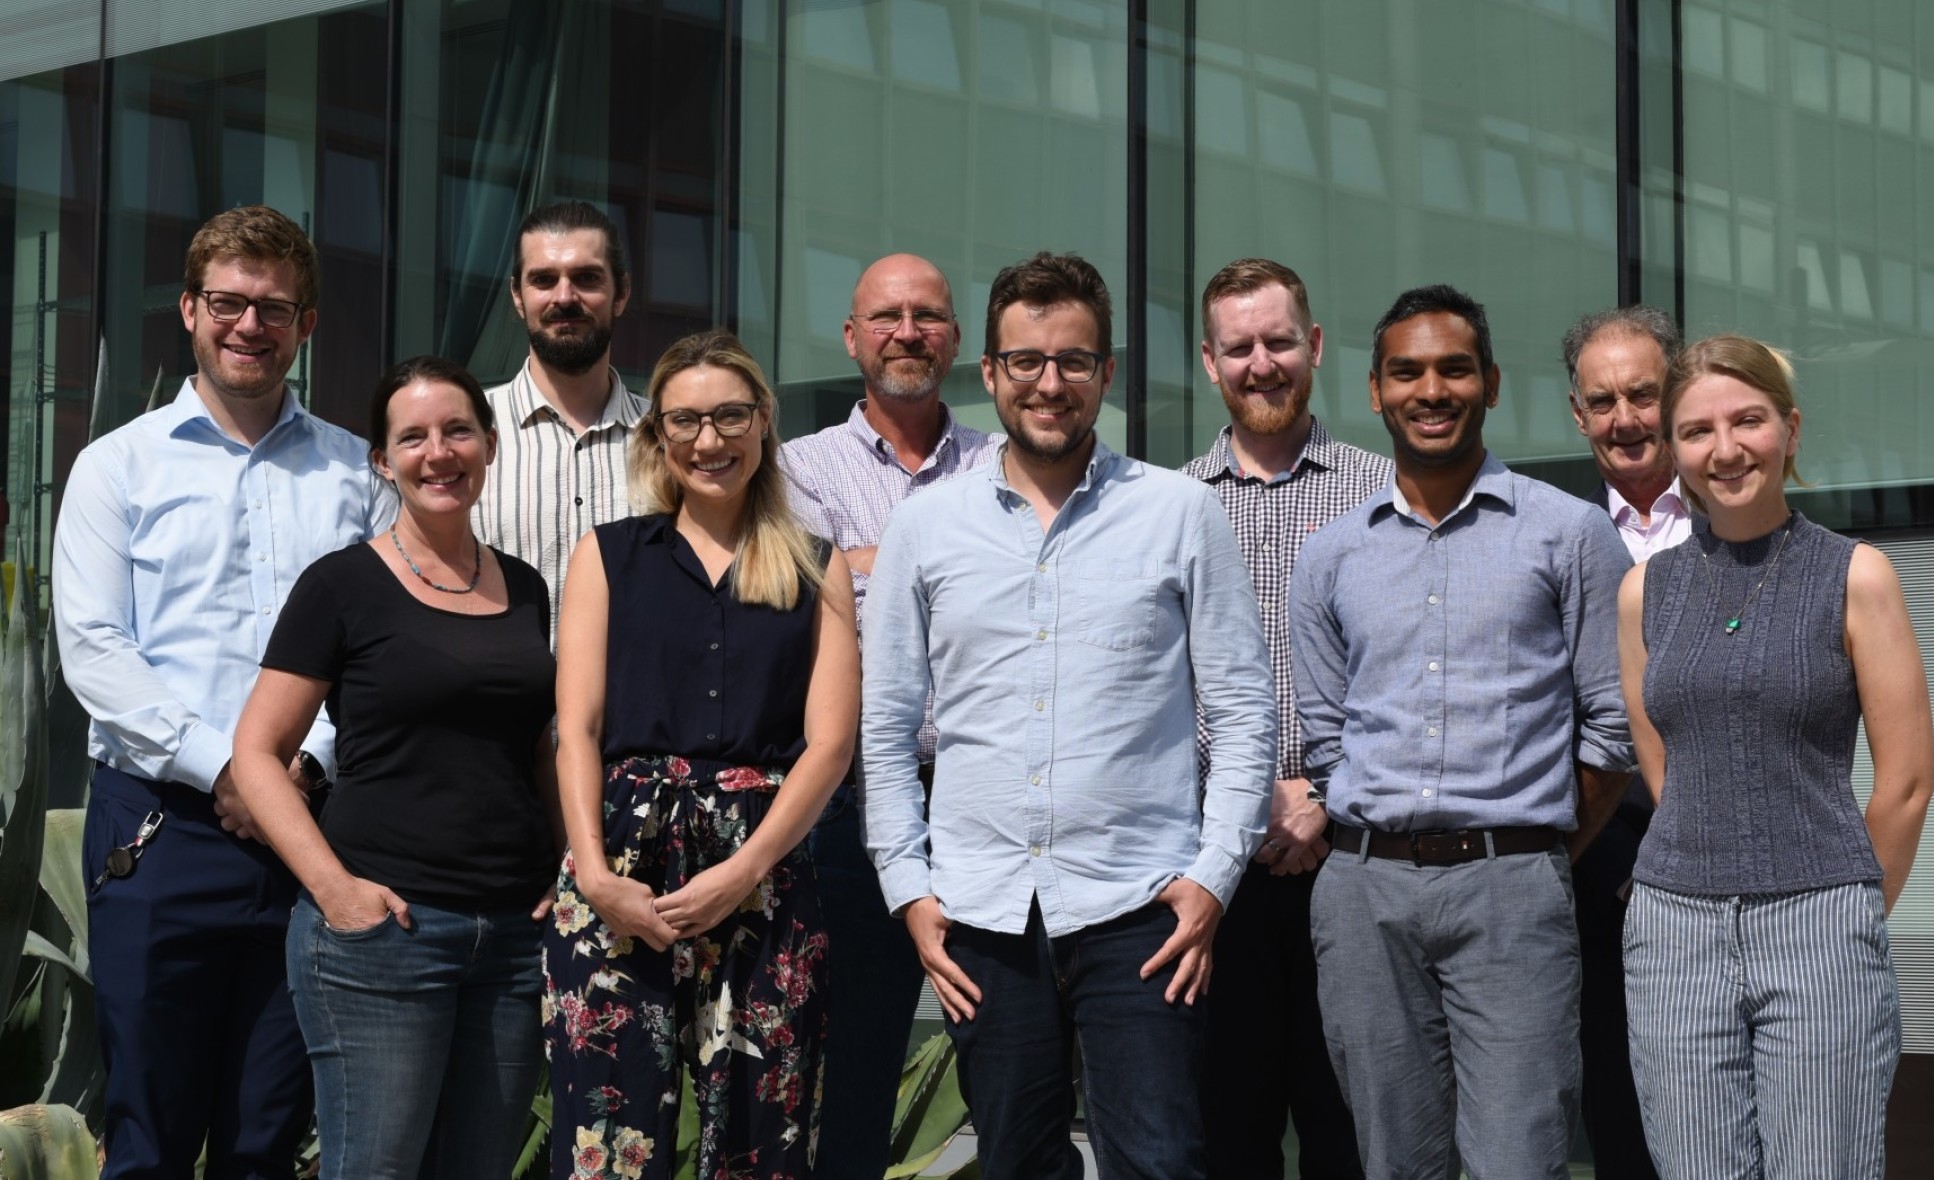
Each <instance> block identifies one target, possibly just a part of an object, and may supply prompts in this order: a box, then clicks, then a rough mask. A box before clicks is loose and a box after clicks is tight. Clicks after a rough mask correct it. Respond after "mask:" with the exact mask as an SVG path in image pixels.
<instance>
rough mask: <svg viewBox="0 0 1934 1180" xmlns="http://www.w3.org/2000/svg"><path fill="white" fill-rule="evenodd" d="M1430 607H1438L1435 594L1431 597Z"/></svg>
mask: <svg viewBox="0 0 1934 1180" xmlns="http://www.w3.org/2000/svg"><path fill="white" fill-rule="evenodd" d="M1430 605H1432V606H1436V605H1437V596H1436V595H1435V594H1433V595H1431V596H1430Z"/></svg>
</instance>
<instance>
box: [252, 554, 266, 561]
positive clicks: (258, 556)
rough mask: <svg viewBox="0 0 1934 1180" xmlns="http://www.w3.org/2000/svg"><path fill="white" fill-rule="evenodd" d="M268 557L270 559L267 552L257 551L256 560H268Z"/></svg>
mask: <svg viewBox="0 0 1934 1180" xmlns="http://www.w3.org/2000/svg"><path fill="white" fill-rule="evenodd" d="M268 559H269V555H268V554H266V553H257V554H256V555H255V560H257V561H267V560H268Z"/></svg>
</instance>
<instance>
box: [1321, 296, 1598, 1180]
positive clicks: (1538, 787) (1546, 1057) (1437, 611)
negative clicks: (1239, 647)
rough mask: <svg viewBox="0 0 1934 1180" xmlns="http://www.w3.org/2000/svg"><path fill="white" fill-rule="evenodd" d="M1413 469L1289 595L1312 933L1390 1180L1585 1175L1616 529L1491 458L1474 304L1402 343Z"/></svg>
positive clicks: (1344, 525)
mask: <svg viewBox="0 0 1934 1180" xmlns="http://www.w3.org/2000/svg"><path fill="white" fill-rule="evenodd" d="M1371 365H1372V368H1371V372H1370V407H1371V409H1372V410H1374V411H1376V412H1377V413H1378V414H1380V415H1381V416H1382V417H1383V421H1384V426H1385V428H1386V429H1387V430H1388V431H1389V433H1390V438H1391V442H1392V444H1393V447H1392V449H1393V458H1394V459H1395V461H1396V478H1395V480H1394V481H1393V483H1392V484H1391V485H1390V486H1389V487H1388V488H1386V489H1384V490H1383V491H1381V492H1379V493H1377V494H1376V495H1373V496H1371V497H1370V498H1369V499H1368V500H1366V501H1365V502H1364V503H1363V504H1362V505H1361V506H1360V507H1358V508H1357V509H1355V510H1353V511H1352V512H1350V513H1348V514H1347V515H1344V516H1341V517H1338V518H1337V519H1336V520H1334V521H1332V522H1331V523H1330V524H1329V525H1327V526H1325V527H1324V528H1322V529H1320V530H1318V531H1317V533H1316V534H1315V535H1313V536H1311V537H1310V539H1309V540H1308V541H1307V542H1305V544H1304V546H1303V552H1302V556H1301V559H1300V560H1299V561H1298V563H1297V565H1296V570H1295V573H1294V574H1293V575H1292V577H1291V580H1290V592H1289V615H1290V644H1291V657H1292V664H1293V667H1294V671H1295V677H1296V689H1297V708H1298V712H1299V713H1300V714H1301V717H1302V722H1303V735H1304V742H1305V748H1304V755H1303V765H1304V771H1305V773H1306V774H1307V775H1308V777H1309V778H1310V780H1311V782H1312V783H1313V784H1314V785H1315V787H1316V788H1317V789H1318V790H1319V791H1321V792H1322V793H1324V794H1325V796H1326V804H1327V810H1328V812H1329V814H1330V817H1331V818H1332V819H1333V820H1334V821H1335V822H1336V836H1335V841H1334V851H1333V852H1332V853H1331V854H1330V858H1329V861H1328V862H1327V864H1326V865H1325V867H1324V870H1323V873H1322V875H1321V876H1320V877H1318V878H1317V881H1316V888H1315V893H1314V895H1313V897H1312V899H1311V915H1310V927H1311V937H1312V941H1313V942H1314V944H1315V947H1316V962H1317V981H1318V982H1317V987H1318V994H1319V996H1320V999H1321V1003H1322V1009H1323V1027H1324V1031H1325V1034H1326V1035H1327V1037H1328V1039H1329V1043H1330V1056H1331V1060H1332V1061H1333V1063H1334V1064H1335V1066H1336V1072H1337V1076H1338V1079H1339V1080H1340V1081H1341V1082H1342V1083H1343V1087H1344V1092H1345V1094H1346V1095H1347V1096H1348V1098H1349V1102H1350V1108H1351V1113H1352V1114H1353V1115H1354V1116H1355V1118H1356V1125H1357V1143H1358V1146H1359V1148H1360V1149H1361V1151H1362V1154H1363V1165H1364V1172H1365V1174H1366V1175H1370V1176H1377V1177H1388V1178H1393V1180H1442V1177H1444V1176H1446V1175H1456V1174H1457V1161H1458V1159H1459V1157H1460V1156H1461V1158H1462V1162H1463V1165H1464V1167H1465V1168H1466V1169H1467V1170H1468V1171H1469V1172H1470V1174H1471V1175H1473V1176H1483V1177H1485V1178H1486V1180H1530V1178H1532V1177H1538V1178H1553V1180H1557V1178H1562V1177H1563V1176H1565V1175H1566V1174H1567V1166H1566V1160H1567V1158H1568V1157H1569V1155H1570V1147H1571V1132H1572V1126H1573V1122H1574V1120H1575V1118H1576V1115H1577V1111H1578V1078H1579V1057H1578V991H1579V952H1578V934H1577V927H1576V924H1575V922H1574V919H1573V915H1572V900H1571V875H1570V866H1569V858H1568V856H1567V853H1568V852H1570V853H1572V854H1573V855H1575V854H1576V852H1578V851H1580V850H1582V849H1583V848H1584V846H1585V845H1586V844H1587V843H1589V842H1590V840H1591V838H1592V836H1593V835H1594V834H1596V832H1597V830H1598V828H1599V827H1600V826H1601V825H1602V824H1603V823H1604V822H1605V819H1606V817H1607V816H1608V815H1609V814H1610V812H1611V810H1612V809H1613V808H1614V807H1615V806H1616V805H1617V803H1618V799H1619V796H1620V794H1621V793H1622V791H1623V789H1624V786H1625V781H1626V778H1627V774H1628V772H1629V771H1630V769H1631V766H1632V760H1633V755H1632V742H1631V733H1630V730H1629V727H1628V726H1627V724H1626V718H1625V710H1624V703H1623V701H1622V699H1621V696H1620V692H1619V679H1618V652H1617V637H1616V611H1615V610H1614V609H1613V604H1614V603H1615V602H1616V600H1617V596H1618V586H1619V581H1620V579H1621V578H1622V577H1623V575H1624V572H1625V570H1626V569H1628V568H1629V567H1630V565H1631V558H1630V557H1629V556H1628V555H1627V554H1626V552H1625V546H1624V544H1623V543H1622V542H1621V541H1620V540H1619V537H1618V531H1617V530H1616V529H1615V528H1614V527H1613V526H1612V523H1611V520H1610V519H1609V518H1608V517H1607V516H1606V515H1605V513H1604V512H1602V511H1600V510H1598V509H1597V508H1594V507H1593V506H1592V505H1590V504H1587V503H1586V502H1584V501H1583V500H1579V499H1576V498H1575V497H1572V496H1568V495H1566V494H1564V493H1563V492H1560V491H1558V490H1557V489H1555V488H1553V487H1551V486H1549V485H1547V484H1542V483H1539V482H1538V481H1536V480H1532V479H1528V478H1525V477H1523V476H1518V475H1513V474H1512V473H1511V472H1509V471H1506V470H1505V468H1504V465H1503V464H1501V463H1499V462H1498V460H1497V459H1496V458H1495V457H1494V456H1492V455H1491V454H1490V453H1489V452H1488V451H1486V450H1485V447H1484V440H1483V427H1484V415H1485V412H1486V411H1487V410H1489V409H1492V408H1494V407H1495V406H1496V405H1497V401H1498V387H1499V375H1498V369H1497V366H1496V364H1495V363H1493V361H1492V358H1491V341H1490V329H1489V326H1488V324H1487V323H1486V321H1485V317H1484V309H1483V307H1482V306H1480V305H1479V304H1478V303H1477V302H1476V301H1474V300H1472V299H1471V298H1470V297H1469V296H1467V295H1465V294H1463V293H1462V292H1460V291H1457V290H1455V289H1453V288H1450V287H1442V286H1439V287H1422V288H1418V289H1416V290H1412V291H1408V292H1405V293H1404V294H1403V295H1401V296H1399V297H1398V299H1397V302H1396V303H1395V305H1393V306H1392V307H1391V309H1390V310H1389V311H1388V312H1386V313H1385V314H1384V317H1383V319H1382V320H1381V321H1380V322H1379V323H1378V324H1377V328H1376V337H1375V343H1374V345H1373V348H1372V353H1371Z"/></svg>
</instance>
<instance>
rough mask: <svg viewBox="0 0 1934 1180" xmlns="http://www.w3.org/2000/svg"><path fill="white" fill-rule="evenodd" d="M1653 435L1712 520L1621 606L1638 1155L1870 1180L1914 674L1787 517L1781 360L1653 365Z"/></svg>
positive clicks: (1928, 732)
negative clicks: (1641, 816)
mask: <svg viewBox="0 0 1934 1180" xmlns="http://www.w3.org/2000/svg"><path fill="white" fill-rule="evenodd" d="M1663 417H1664V421H1665V428H1666V437H1667V439H1668V441H1669V443H1670V445H1671V447H1672V452H1673V458H1674V460H1675V462H1676V463H1677V465H1678V468H1679V475H1680V478H1681V480H1682V481H1683V486H1684V487H1685V489H1686V491H1687V492H1688V494H1689V498H1690V499H1691V500H1692V502H1693V504H1694V505H1695V506H1696V507H1699V508H1701V509H1702V510H1703V511H1704V512H1705V513H1706V514H1707V515H1706V518H1705V520H1703V521H1701V522H1700V523H1698V524H1697V525H1696V526H1695V529H1694V532H1693V535H1692V537H1691V538H1690V539H1688V540H1687V541H1686V542H1685V543H1683V544H1681V545H1679V546H1677V547H1676V548H1673V549H1669V550H1666V551H1665V552H1663V553H1660V554H1657V555H1655V556H1653V557H1652V558H1651V559H1650V560H1648V561H1646V562H1644V563H1643V564H1640V565H1639V566H1637V567H1635V568H1634V569H1633V570H1632V572H1631V573H1630V574H1628V575H1627V576H1626V578H1625V583H1624V585H1623V587H1622V588H1621V590H1620V593H1619V650H1620V665H1621V667H1620V671H1621V676H1622V679H1623V681H1624V687H1625V699H1626V705H1627V708H1628V710H1629V711H1630V714H1631V721H1632V738H1633V741H1634V743H1635V744H1636V746H1637V748H1638V757H1639V769H1640V771H1641V772H1642V773H1643V774H1644V776H1645V781H1646V783H1647V785H1648V786H1650V787H1651V790H1652V795H1653V798H1654V799H1656V800H1657V801H1658V804H1659V810H1658V813H1657V816H1656V817H1655V818H1654V819H1653V821H1652V826H1651V829H1650V830H1649V831H1648V832H1647V834H1646V837H1645V840H1644V843H1642V844H1641V845H1640V847H1639V858H1638V864H1637V867H1636V868H1635V870H1634V873H1633V875H1634V878H1635V882H1636V884H1635V885H1634V887H1633V896H1632V903H1631V908H1630V910H1629V911H1628V913H1627V915H1626V919H1625V984H1626V998H1627V1003H1628V1007H1629V1008H1630V1011H1631V1042H1632V1072H1633V1076H1634V1079H1635V1080H1636V1082H1637V1084H1638V1091H1639V1104H1640V1107H1641V1108H1642V1110H1643V1112H1644V1117H1645V1134H1646V1140H1647V1142H1648V1144H1649V1145H1650V1146H1651V1150H1652V1155H1653V1158H1654V1161H1655V1162H1656V1163H1657V1164H1658V1168H1659V1173H1660V1175H1661V1176H1662V1177H1664V1180H1679V1178H1683V1180H1715V1178H1722V1177H1723V1178H1731V1177H1740V1178H1747V1177H1769V1178H1774V1177H1790V1178H1792V1180H1801V1178H1804V1180H1833V1178H1860V1180H1869V1178H1870V1180H1880V1177H1881V1175H1882V1172H1883V1154H1884V1152H1883V1146H1884V1128H1885V1120H1886V1110H1887V1095H1888V1091H1889V1089H1890V1087H1891V1085H1892V1082H1893V1075H1894V1067H1895V1065H1896V1063H1897V1062H1898V1060H1899V1057H1900V997H1899V991H1898V987H1897V985H1896V983H1895V979H1894V972H1893V965H1892V961H1891V959H1890V957H1889V952H1888V943H1887V926H1886V912H1887V910H1888V909H1889V908H1890V907H1892V905H1893V903H1894V900H1895V899H1896V898H1897V897H1898V896H1899V895H1900V891H1901V887H1902V886H1903V885H1904V884H1905V882H1906V880H1907V873H1908V870H1909V868H1911V867H1912V864H1913V859H1914V851H1915V847H1916V845H1917V844H1918V843H1919V840H1920V831H1921V825H1922V822H1923V821H1924V819H1925V817H1926V813H1927V803H1928V794H1929V790H1930V787H1934V729H1931V728H1930V720H1929V709H1928V696H1927V682H1926V678H1925V675H1924V674H1923V672H1922V668H1921V657H1920V649H1919V648H1918V646H1917V645H1916V643H1915V639H1914V631H1913V627H1912V626H1911V624H1910V623H1909V622H1908V616H1907V604H1906V601H1905V599H1904V597H1903V596H1902V594H1901V589H1900V581H1899V579H1898V578H1897V577H1896V576H1895V574H1894V569H1893V566H1892V565H1890V564H1889V563H1888V561H1887V558H1886V557H1884V556H1883V555H1882V554H1880V553H1879V552H1878V551H1877V550H1875V549H1873V548H1872V547H1871V546H1867V545H1861V544H1858V543H1856V542H1854V541H1851V540H1849V539H1847V538H1845V537H1841V536H1838V535H1836V534H1834V533H1832V532H1829V531H1827V530H1826V529H1823V528H1821V527H1820V526H1818V525H1816V524H1814V523H1812V522H1811V521H1809V520H1807V519H1806V518H1805V517H1804V516H1802V515H1800V514H1799V513H1798V512H1795V511H1793V510H1792V509H1790V508H1789V507H1788V506H1787V503H1786V491H1785V483H1786V481H1787V480H1788V479H1790V478H1793V465H1794V456H1795V455H1796V454H1797V453H1798V451H1799V444H1800V412H1799V410H1798V409H1797V408H1795V406H1794V401H1793V371H1792V369H1791V367H1790V366H1789V365H1788V364H1787V363H1786V360H1785V358H1784V357H1782V356H1781V355H1780V354H1779V353H1778V352H1776V351H1774V350H1773V349H1771V348H1768V347H1767V346H1766V345H1763V344H1760V343H1759V342H1757V341H1754V340H1748V339H1746V338H1744V337H1739V336H1715V337H1712V338H1711V339H1708V340H1703V341H1700V342H1699V343H1697V344H1694V345H1692V346H1691V347H1689V348H1687V349H1686V350H1685V352H1684V353H1682V354H1681V355H1680V356H1679V358H1678V359H1677V360H1675V361H1674V363H1673V365H1672V370H1671V374H1670V376H1669V377H1668V379H1667V385H1666V393H1665V399H1664V408H1663ZM1863 718H1864V719H1865V721H1866V723H1867V742H1868V746H1869V748H1870V750H1871V753H1872V755H1873V766H1874V790H1873V797H1872V799H1871V801H1870V802H1869V804H1868V806H1867V811H1866V814H1865V816H1864V817H1863V816H1862V815H1861V813H1860V810H1859V807H1858V804H1857V802H1856V800H1855V798H1854V794H1853V787H1852V768H1853V757H1854V745H1855V735H1856V732H1857V726H1858V725H1859V723H1860V721H1861V720H1862V719H1863Z"/></svg>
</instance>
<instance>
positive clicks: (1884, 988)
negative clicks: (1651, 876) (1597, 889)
mask: <svg viewBox="0 0 1934 1180" xmlns="http://www.w3.org/2000/svg"><path fill="white" fill-rule="evenodd" d="M1884 914H1885V907H1884V905H1883V904H1882V902H1881V896H1880V887H1879V886H1878V885H1875V884H1872V883H1860V884H1853V885H1838V886H1834V887H1832V888H1827V889H1811V890H1806V891H1803V892H1798V893H1775V894H1764V895H1757V896H1748V897H1693V896H1689V895H1686V894H1682V893H1671V892H1668V891H1666V890H1663V889H1653V888H1650V887H1648V886H1645V885H1639V886H1636V887H1635V888H1634V890H1633V894H1632V905H1631V908H1630V910H1628V911H1627V913H1626V918H1625V997H1626V1004H1627V1007H1628V1009H1629V1010H1630V1012H1631V1036H1632V1076H1633V1080H1635V1081H1636V1082H1637V1083H1638V1091H1639V1107H1640V1109H1641V1110H1642V1111H1643V1112H1644V1114H1645V1139H1646V1142H1647V1143H1649V1144H1650V1145H1651V1147H1652V1158H1653V1161H1654V1162H1655V1163H1657V1165H1658V1168H1659V1175H1660V1176H1661V1177H1663V1178H1664V1180H1759V1178H1761V1177H1765V1178H1766V1180H1802V1178H1804V1180H1880V1178H1881V1175H1882V1173H1883V1171H1884V1167H1883V1161H1884V1154H1885V1152H1884V1148H1885V1130H1886V1121H1887V1095H1888V1092H1889V1090H1891V1088H1892V1086H1893V1080H1894V1067H1895V1065H1896V1064H1897V1063H1898V1062H1899V1060H1900V993H1899V986H1898V984H1897V983H1896V981H1895V978H1894V968H1893V960H1892V957H1891V956H1890V954H1889V950H1888V945H1887V922H1886V918H1885V916H1884Z"/></svg>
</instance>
